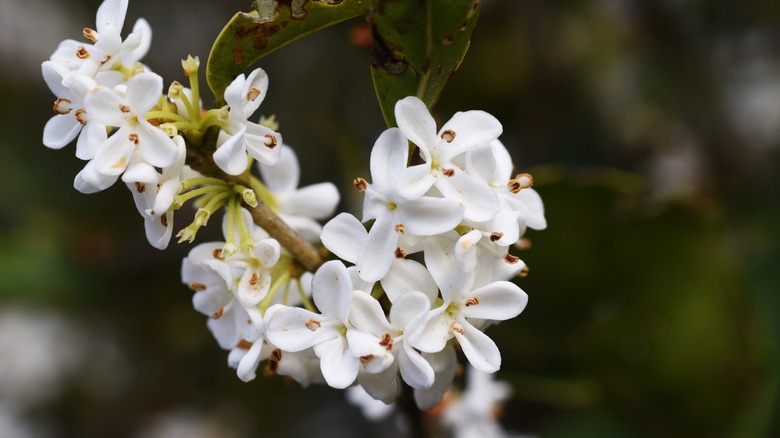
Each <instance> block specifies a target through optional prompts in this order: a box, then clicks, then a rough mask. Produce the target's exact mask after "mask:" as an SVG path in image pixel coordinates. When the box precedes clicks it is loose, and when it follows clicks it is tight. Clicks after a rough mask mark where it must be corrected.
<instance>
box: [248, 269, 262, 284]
mask: <svg viewBox="0 0 780 438" xmlns="http://www.w3.org/2000/svg"><path fill="white" fill-rule="evenodd" d="M259 279H260V277H258V276H257V272H253V273H252V276H251V277H250V278H249V284H251V285H252V286H254V285H256V284H257V281H258V280H259Z"/></svg>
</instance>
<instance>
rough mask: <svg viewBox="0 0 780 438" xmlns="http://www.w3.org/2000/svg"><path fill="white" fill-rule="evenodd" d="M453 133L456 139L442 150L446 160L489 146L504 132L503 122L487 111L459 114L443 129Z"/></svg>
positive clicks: (442, 130) (442, 128) (442, 129)
mask: <svg viewBox="0 0 780 438" xmlns="http://www.w3.org/2000/svg"><path fill="white" fill-rule="evenodd" d="M446 131H452V132H454V133H455V134H454V136H455V138H454V139H453V141H452V143H450V144H448V145H447V146H446V147H444V148H442V150H443V151H444V153H445V156H444V157H442V158H443V159H444V160H446V161H449V160H450V159H451V158H453V157H455V156H457V155H460V154H461V153H463V152H466V151H467V150H469V149H471V148H474V147H477V146H487V145H488V144H489V143H490V142H491V141H493V140H495V139H497V138H498V136H499V135H501V132H502V131H503V127H502V126H501V122H499V121H498V120H497V119H496V118H495V117H493V116H492V115H490V114H488V113H486V112H485V111H480V110H474V111H465V112H458V113H455V115H453V116H452V118H451V119H450V120H449V121H448V122H447V123H445V124H444V126H442V127H441V132H446Z"/></svg>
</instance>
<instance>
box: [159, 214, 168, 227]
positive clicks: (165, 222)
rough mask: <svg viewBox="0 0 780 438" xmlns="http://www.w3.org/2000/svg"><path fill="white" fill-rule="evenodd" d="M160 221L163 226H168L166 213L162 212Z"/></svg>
mask: <svg viewBox="0 0 780 438" xmlns="http://www.w3.org/2000/svg"><path fill="white" fill-rule="evenodd" d="M160 223H161V224H162V226H163V227H165V228H168V213H163V215H162V216H160Z"/></svg>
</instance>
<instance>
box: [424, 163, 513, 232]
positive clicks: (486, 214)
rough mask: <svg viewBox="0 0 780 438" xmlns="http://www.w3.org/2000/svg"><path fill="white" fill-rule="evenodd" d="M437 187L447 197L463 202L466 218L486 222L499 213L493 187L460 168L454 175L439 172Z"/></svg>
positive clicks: (455, 170)
mask: <svg viewBox="0 0 780 438" xmlns="http://www.w3.org/2000/svg"><path fill="white" fill-rule="evenodd" d="M436 188H438V189H439V191H441V193H442V194H443V195H444V196H445V197H446V198H449V199H454V200H456V201H458V202H460V203H462V204H463V206H464V207H465V211H464V212H463V217H465V218H466V219H469V220H472V221H475V222H484V221H488V220H490V219H492V218H493V216H495V215H496V213H498V197H497V196H496V193H495V191H494V190H493V188H492V187H490V186H489V185H487V184H486V183H485V182H484V181H480V180H478V179H476V178H474V177H472V176H470V175H468V174H467V173H466V172H464V171H462V170H460V169H454V173H453V174H452V176H444V175H443V174H439V175H438V176H437V178H436Z"/></svg>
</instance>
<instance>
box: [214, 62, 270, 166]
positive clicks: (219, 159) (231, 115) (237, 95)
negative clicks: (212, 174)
mask: <svg viewBox="0 0 780 438" xmlns="http://www.w3.org/2000/svg"><path fill="white" fill-rule="evenodd" d="M267 91H268V76H267V75H266V73H265V71H263V69H260V68H258V69H255V70H254V71H253V72H252V73H251V74H250V75H249V77H245V76H244V75H243V74H241V75H239V76H238V77H236V78H235V79H234V80H233V82H232V83H231V84H230V85H229V86H228V87H227V88H226V89H225V101H226V102H227V104H228V107H229V112H228V119H227V121H226V125H227V126H225V129H224V130H223V131H221V132H220V137H219V139H218V142H217V143H218V145H217V146H218V148H217V150H216V152H214V162H215V163H216V164H217V166H219V168H220V169H222V170H223V171H225V172H226V173H228V174H230V175H239V174H241V173H243V172H244V171H245V170H246V168H247V166H248V165H249V159H248V158H247V155H246V154H247V152H249V155H251V156H252V157H253V158H254V159H256V160H257V161H258V162H259V163H263V164H273V163H276V161H278V160H279V155H280V154H281V148H279V147H277V146H280V145H281V144H282V136H281V135H280V134H279V133H278V132H276V131H274V130H272V129H270V128H266V127H265V126H262V125H259V124H257V123H253V122H250V121H249V117H251V116H252V114H253V113H254V112H255V110H257V108H258V107H259V106H260V103H262V101H263V99H265V94H266V92H267Z"/></svg>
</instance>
